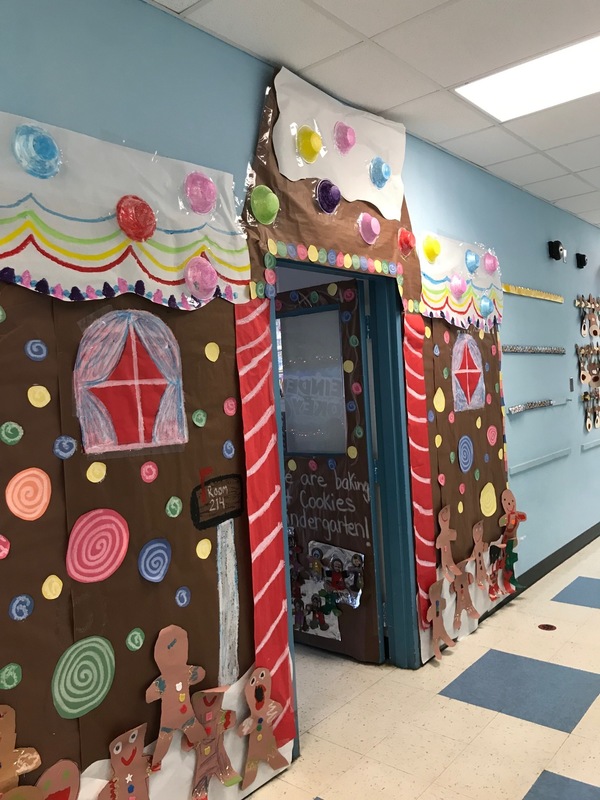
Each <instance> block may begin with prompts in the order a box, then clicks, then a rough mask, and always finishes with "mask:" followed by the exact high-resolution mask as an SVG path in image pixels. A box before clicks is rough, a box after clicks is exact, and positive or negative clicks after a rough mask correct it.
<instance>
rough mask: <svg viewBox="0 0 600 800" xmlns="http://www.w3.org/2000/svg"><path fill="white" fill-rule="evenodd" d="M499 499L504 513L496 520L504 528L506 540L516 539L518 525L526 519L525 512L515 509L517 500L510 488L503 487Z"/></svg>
mask: <svg viewBox="0 0 600 800" xmlns="http://www.w3.org/2000/svg"><path fill="white" fill-rule="evenodd" d="M500 501H501V503H502V508H503V510H504V514H503V515H502V516H501V517H500V519H499V520H498V525H500V527H501V528H504V539H505V541H506V542H508V541H509V540H510V539H517V533H518V530H519V525H520V524H521V522H525V521H526V520H527V514H524V513H523V512H522V511H517V501H516V500H515V496H514V494H513V493H512V492H511V491H510V489H505V490H504V491H503V492H502V495H501V497H500ZM490 516H491V514H490Z"/></svg>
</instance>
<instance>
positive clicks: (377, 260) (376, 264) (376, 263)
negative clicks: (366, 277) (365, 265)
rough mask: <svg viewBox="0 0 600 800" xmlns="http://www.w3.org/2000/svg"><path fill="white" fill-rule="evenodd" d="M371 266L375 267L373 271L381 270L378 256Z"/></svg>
mask: <svg viewBox="0 0 600 800" xmlns="http://www.w3.org/2000/svg"><path fill="white" fill-rule="evenodd" d="M373 266H374V267H375V272H381V261H380V260H379V259H378V258H376V259H375V261H374V262H373Z"/></svg>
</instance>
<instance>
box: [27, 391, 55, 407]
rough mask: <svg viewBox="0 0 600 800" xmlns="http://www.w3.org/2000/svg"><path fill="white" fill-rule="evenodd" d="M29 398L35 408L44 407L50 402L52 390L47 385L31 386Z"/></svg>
mask: <svg viewBox="0 0 600 800" xmlns="http://www.w3.org/2000/svg"><path fill="white" fill-rule="evenodd" d="M27 399H28V400H29V402H30V403H31V405H32V406H33V407H34V408H44V406H47V405H48V403H49V402H50V399H51V398H50V392H49V391H48V389H46V387H45V386H30V387H29V389H27Z"/></svg>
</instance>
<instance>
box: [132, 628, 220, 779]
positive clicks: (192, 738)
mask: <svg viewBox="0 0 600 800" xmlns="http://www.w3.org/2000/svg"><path fill="white" fill-rule="evenodd" d="M187 659H188V635H187V632H186V631H184V630H183V628H180V627H179V626H178V625H169V626H168V627H167V628H163V629H162V630H161V632H160V633H159V634H158V639H157V640H156V644H155V646H154V660H155V661H156V663H157V665H158V668H159V669H160V673H161V674H160V675H159V676H158V678H157V679H156V680H155V681H153V682H152V683H151V684H150V686H149V687H148V689H147V690H146V702H147V703H153V702H154V701H155V700H161V701H162V705H161V713H160V730H159V733H158V741H157V742H156V749H155V751H154V755H153V757H152V769H153V771H156V770H159V769H160V765H161V762H162V760H163V758H164V757H165V755H166V754H167V751H168V749H169V746H170V744H171V741H172V739H173V734H174V733H175V731H181V732H182V733H184V734H185V735H186V737H187V739H188V741H189V742H190V744H193V745H194V744H196V743H197V742H199V741H200V740H201V739H203V738H204V737H205V736H206V731H205V730H204V728H203V727H202V725H201V724H200V723H199V722H198V720H197V719H196V716H195V714H194V709H193V708H192V704H191V701H190V696H189V687H190V686H193V685H194V684H195V683H200V681H201V680H203V678H204V675H205V672H204V670H203V669H202V667H194V666H190V665H189V664H188V663H187Z"/></svg>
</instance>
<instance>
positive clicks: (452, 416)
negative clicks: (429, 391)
mask: <svg viewBox="0 0 600 800" xmlns="http://www.w3.org/2000/svg"><path fill="white" fill-rule="evenodd" d="M448 422H454V411H451V412H450V413H449V414H448Z"/></svg>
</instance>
